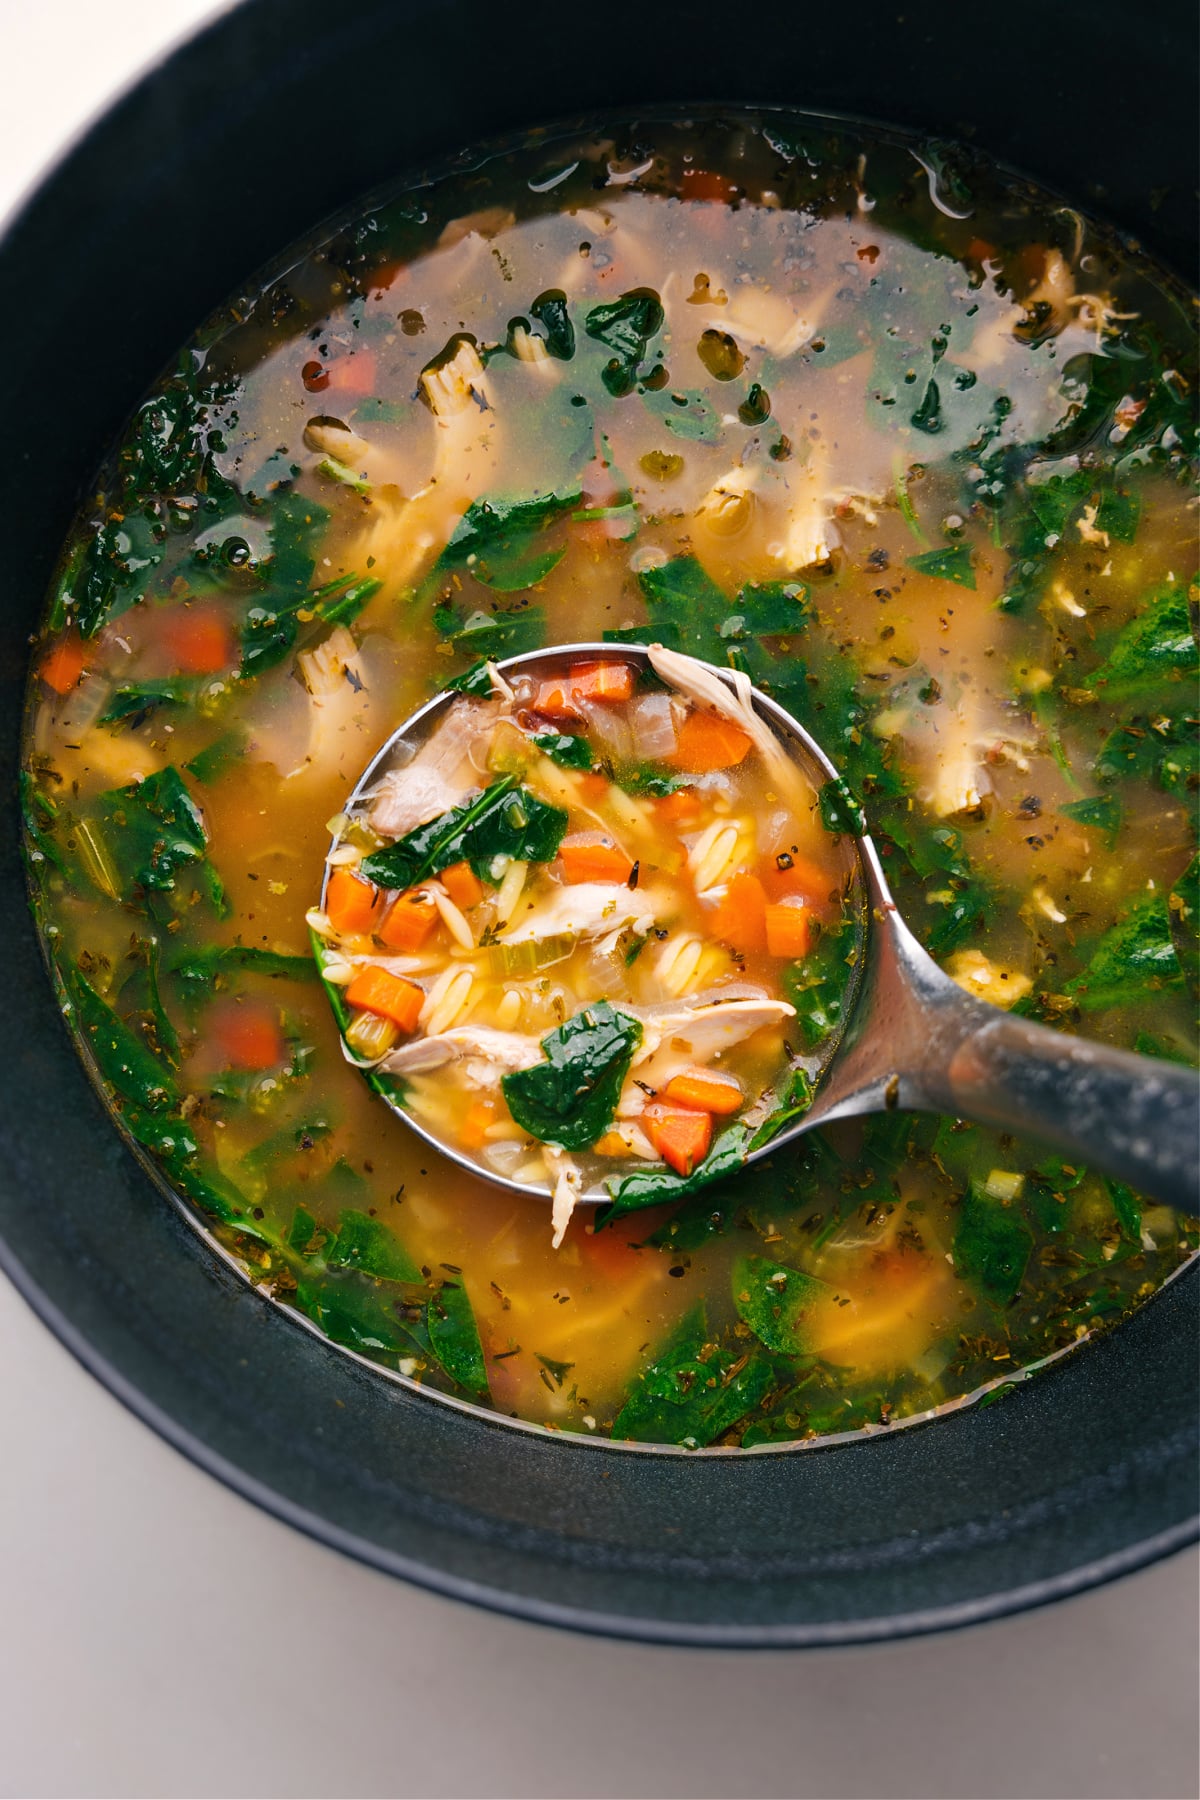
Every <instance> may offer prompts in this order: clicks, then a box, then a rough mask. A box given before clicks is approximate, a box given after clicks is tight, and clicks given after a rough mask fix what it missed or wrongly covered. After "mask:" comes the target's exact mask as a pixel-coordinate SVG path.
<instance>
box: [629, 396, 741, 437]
mask: <svg viewBox="0 0 1200 1800" xmlns="http://www.w3.org/2000/svg"><path fill="white" fill-rule="evenodd" d="M642 404H643V405H644V406H645V408H646V411H647V412H648V413H650V414H652V415H653V417H654V418H656V419H657V420H658V421H659V423H660V424H662V425H663V426H665V427H666V429H667V430H668V431H669V432H671V433H673V435H674V436H675V437H681V438H686V439H687V440H688V441H689V442H691V443H693V444H715V443H717V442H719V440H720V437H721V433H722V431H723V429H724V427H723V426H722V424H721V415H720V413H719V412H718V411H717V409H716V407H715V406H714V405H713V404H712V402H711V401H710V400H708V399H706V397H705V396H704V395H703V394H702V393H700V391H699V390H698V389H697V388H686V389H684V390H682V391H679V390H674V389H671V388H658V389H653V388H647V389H646V390H645V391H644V392H643V394H642Z"/></svg>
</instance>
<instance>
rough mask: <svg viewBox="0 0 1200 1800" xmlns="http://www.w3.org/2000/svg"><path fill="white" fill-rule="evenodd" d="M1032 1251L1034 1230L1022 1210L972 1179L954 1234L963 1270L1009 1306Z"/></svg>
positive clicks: (998, 1301) (956, 1256)
mask: <svg viewBox="0 0 1200 1800" xmlns="http://www.w3.org/2000/svg"><path fill="white" fill-rule="evenodd" d="M1032 1253H1033V1233H1032V1232H1031V1231H1030V1229H1029V1227H1028V1225H1027V1224H1026V1223H1025V1220H1024V1218H1023V1217H1022V1216H1021V1214H1020V1213H1019V1212H1017V1211H1014V1209H1013V1208H1012V1207H1011V1206H1006V1205H1005V1204H1004V1202H1003V1201H1001V1200H993V1199H992V1197H991V1196H990V1195H989V1194H985V1193H984V1192H983V1190H982V1189H981V1188H980V1187H978V1186H977V1185H976V1184H975V1183H974V1182H972V1183H971V1185H970V1187H969V1188H968V1189H967V1192H966V1195H965V1196H964V1198H963V1203H962V1210H961V1212H960V1213H959V1215H958V1230H957V1231H956V1232H955V1234H954V1261H955V1265H956V1266H957V1268H958V1269H959V1271H960V1273H962V1274H963V1275H965V1276H966V1278H967V1280H968V1281H972V1282H974V1283H975V1285H976V1286H977V1287H978V1288H979V1290H980V1291H981V1293H983V1294H985V1295H986V1296H987V1298H988V1299H989V1300H994V1301H995V1302H996V1304H997V1305H998V1306H1005V1305H1007V1303H1008V1302H1009V1301H1010V1300H1011V1299H1012V1298H1013V1296H1014V1295H1015V1294H1016V1292H1017V1290H1018V1289H1019V1288H1020V1286H1021V1283H1022V1281H1023V1280H1024V1278H1025V1268H1026V1265H1027V1263H1028V1261H1029V1258H1030V1256H1031V1255H1032Z"/></svg>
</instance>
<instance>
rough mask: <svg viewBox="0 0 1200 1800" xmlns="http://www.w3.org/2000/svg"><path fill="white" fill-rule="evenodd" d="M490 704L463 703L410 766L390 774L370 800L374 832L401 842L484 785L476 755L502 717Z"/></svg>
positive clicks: (451, 713) (394, 770)
mask: <svg viewBox="0 0 1200 1800" xmlns="http://www.w3.org/2000/svg"><path fill="white" fill-rule="evenodd" d="M499 710H500V709H499V706H498V704H497V703H496V702H494V701H490V700H484V701H479V700H458V701H456V702H455V704H454V705H453V706H452V707H451V708H450V710H449V711H448V712H447V714H446V716H445V718H444V719H443V720H442V722H441V724H440V725H439V726H438V727H437V730H436V731H434V732H432V733H431V735H430V736H429V737H428V738H427V739H426V741H425V743H424V744H422V746H421V748H420V749H419V750H418V751H417V754H416V755H415V756H414V757H413V759H412V761H411V762H410V763H406V764H405V766H404V767H403V768H402V769H389V770H388V772H387V774H386V775H385V776H384V777H383V778H382V780H381V781H380V783H379V786H378V787H377V788H376V789H375V791H374V794H373V795H372V796H371V797H370V798H371V813H370V819H371V829H372V830H373V831H377V832H378V833H379V835H380V837H391V838H398V837H403V836H404V834H405V833H406V832H409V831H415V830H416V828H417V826H418V825H425V824H427V823H428V822H429V820H430V819H436V818H437V817H438V816H439V814H441V813H444V812H449V811H450V810H451V808H452V807H455V806H460V805H461V804H462V802H463V800H464V799H465V798H466V796H467V795H468V794H469V793H471V792H472V791H473V790H474V789H476V788H478V786H479V784H480V771H479V770H478V769H477V768H476V767H475V764H474V762H473V761H472V752H473V751H474V750H475V749H476V747H477V746H479V745H481V744H483V743H485V742H486V739H487V736H488V733H489V732H490V731H491V729H492V726H493V725H494V724H495V722H496V719H497V717H498V715H499Z"/></svg>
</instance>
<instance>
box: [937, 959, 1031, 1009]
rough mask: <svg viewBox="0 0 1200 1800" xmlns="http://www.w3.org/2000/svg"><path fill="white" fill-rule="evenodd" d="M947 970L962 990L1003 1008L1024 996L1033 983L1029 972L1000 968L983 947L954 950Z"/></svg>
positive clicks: (990, 1004) (977, 998) (1012, 1004)
mask: <svg viewBox="0 0 1200 1800" xmlns="http://www.w3.org/2000/svg"><path fill="white" fill-rule="evenodd" d="M946 973H947V975H949V977H950V979H951V981H953V982H955V983H957V985H958V986H959V987H960V988H962V990H963V992H964V993H965V994H972V995H974V997H975V999H976V1000H986V1001H987V1003H988V1005H989V1006H1002V1007H1004V1008H1005V1009H1007V1008H1008V1007H1010V1006H1015V1005H1016V1003H1017V1001H1018V1000H1022V999H1024V997H1025V995H1026V994H1027V993H1028V992H1029V990H1030V989H1031V988H1032V986H1033V983H1032V981H1030V979H1029V977H1028V975H1022V974H1021V972H1020V971H1019V970H1018V969H1002V968H1001V967H1000V966H999V964H998V963H994V962H993V961H992V959H991V957H990V956H985V955H984V953H983V951H982V950H957V951H956V952H955V953H954V955H953V956H952V957H951V958H950V959H949V961H948V962H947V964H946Z"/></svg>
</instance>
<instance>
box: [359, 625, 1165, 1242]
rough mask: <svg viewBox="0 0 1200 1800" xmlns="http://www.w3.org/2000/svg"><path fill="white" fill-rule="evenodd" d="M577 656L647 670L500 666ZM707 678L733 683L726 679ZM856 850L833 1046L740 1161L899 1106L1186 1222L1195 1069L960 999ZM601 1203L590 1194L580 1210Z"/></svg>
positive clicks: (827, 768)
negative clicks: (814, 1079) (850, 973)
mask: <svg viewBox="0 0 1200 1800" xmlns="http://www.w3.org/2000/svg"><path fill="white" fill-rule="evenodd" d="M579 660H586V661H588V662H596V661H600V660H610V661H614V662H624V663H632V664H634V665H635V666H638V667H641V668H649V666H650V661H649V655H648V652H647V651H646V649H644V648H643V647H642V646H640V645H637V644H620V645H616V644H608V643H605V644H587V643H581V644H563V645H556V646H555V647H553V648H552V649H547V650H538V651H534V652H532V653H531V654H528V655H525V656H516V657H511V658H509V659H508V660H507V661H505V662H501V663H498V664H497V665H496V667H497V669H498V671H499V673H500V674H501V675H503V676H504V678H505V679H506V680H511V679H512V678H513V677H514V676H518V675H521V674H525V673H533V674H537V673H539V672H540V673H544V672H545V671H546V669H547V667H548V666H551V665H563V664H569V663H571V662H575V661H579ZM703 666H704V667H705V668H709V669H711V670H712V672H713V673H714V674H716V675H718V676H720V677H721V678H722V680H724V681H725V682H726V683H727V685H729V686H731V687H732V679H731V677H730V674H729V671H728V670H721V669H717V668H715V667H713V665H709V664H704V665H703ZM752 696H753V703H754V706H755V709H756V710H757V712H758V713H759V715H760V716H761V717H762V718H763V719H764V720H765V721H766V723H767V724H768V725H769V726H770V727H771V729H772V730H773V731H774V732H775V734H776V736H778V737H779V738H780V739H781V740H782V741H783V743H784V744H785V745H786V747H787V749H788V750H789V753H790V754H791V755H792V756H793V758H794V760H795V761H796V763H797V764H798V766H799V767H800V768H801V769H802V770H803V771H804V773H805V774H806V775H807V776H808V777H809V778H810V779H811V780H812V781H813V786H814V789H816V788H819V787H821V786H822V785H823V784H824V783H825V782H827V781H836V780H837V779H838V772H837V770H836V769H835V767H834V765H833V764H832V762H831V761H830V760H829V758H828V756H827V755H826V754H825V752H824V751H823V750H822V748H821V746H820V745H819V744H818V743H817V741H816V740H815V739H814V738H813V737H812V736H811V735H810V734H809V733H808V732H807V731H806V730H805V729H804V727H803V726H802V725H800V724H799V723H798V722H797V721H796V720H795V719H793V718H792V716H791V714H790V713H788V712H785V711H784V709H783V707H781V706H779V705H778V704H777V703H776V702H775V701H774V700H772V699H770V698H769V697H768V696H767V695H766V694H763V693H760V692H759V690H758V689H757V688H755V689H753V690H752ZM459 697H460V696H459V695H458V694H456V693H453V692H444V693H442V694H439V695H438V696H437V698H436V699H434V700H432V701H430V702H429V704H428V705H427V706H424V707H422V708H421V709H420V710H419V711H418V712H416V713H414V714H413V715H412V717H411V718H410V719H408V720H407V721H406V722H405V724H404V725H402V726H401V727H400V729H399V731H397V732H396V733H395V734H394V735H393V737H392V738H391V739H389V741H388V743H387V744H386V745H385V746H384V748H383V750H381V751H380V753H379V755H378V756H377V757H376V758H375V759H374V761H373V762H372V764H371V766H370V768H369V769H368V770H367V771H366V773H365V774H364V775H363V777H362V779H361V780H360V782H359V783H358V786H357V788H356V789H355V795H354V798H355V799H357V798H358V797H359V796H361V795H362V794H363V793H364V792H365V791H366V790H368V789H369V788H370V787H371V786H372V785H373V784H374V782H375V781H376V780H377V779H378V776H379V774H380V773H381V772H382V771H383V770H384V769H385V768H386V767H388V765H389V763H390V762H391V760H392V759H393V757H394V754H395V751H396V749H397V747H398V746H408V747H412V748H415V747H416V746H417V745H419V744H420V743H421V742H422V741H423V740H424V738H425V737H426V736H427V735H428V733H429V731H430V730H431V729H432V727H433V726H434V725H436V724H437V722H438V720H439V719H440V717H441V716H442V714H443V712H444V711H445V710H446V709H447V707H449V706H450V705H452V704H453V702H454V701H455V700H456V699H458V698H459ZM351 805H353V800H352V801H351ZM854 844H855V847H856V850H857V854H858V872H859V876H860V879H861V889H862V897H863V901H864V914H865V933H864V943H863V953H862V955H861V956H860V958H859V960H858V963H857V979H856V980H855V981H854V982H853V984H852V991H851V992H850V993H849V994H848V995H847V997H846V1005H845V1008H844V1015H843V1016H844V1019H845V1024H844V1026H843V1029H842V1034H841V1037H840V1038H839V1039H838V1040H837V1041H836V1043H834V1044H832V1045H830V1046H829V1049H830V1052H831V1053H830V1054H829V1055H828V1058H827V1060H825V1062H824V1065H823V1068H822V1071H821V1075H820V1079H819V1081H818V1084H817V1089H816V1094H815V1097H814V1099H813V1102H812V1105H811V1106H810V1107H809V1109H808V1111H807V1112H806V1113H805V1114H804V1115H803V1116H802V1117H801V1118H799V1119H797V1120H795V1121H794V1122H793V1123H792V1124H791V1125H789V1126H788V1127H787V1128H786V1129H785V1130H783V1131H781V1132H780V1133H779V1134H778V1136H777V1137H775V1138H773V1139H772V1140H771V1142H770V1143H769V1144H767V1145H764V1146H763V1147H762V1148H761V1149H760V1150H758V1151H756V1152H753V1153H752V1154H751V1155H750V1156H749V1157H748V1158H747V1161H748V1162H754V1161H757V1160H758V1159H759V1158H760V1157H762V1156H769V1155H775V1154H777V1153H778V1151H779V1150H780V1148H781V1147H782V1146H783V1145H784V1144H786V1143H788V1142H790V1141H791V1140H792V1139H794V1138H797V1137H800V1136H801V1135H802V1134H803V1133H805V1132H807V1131H813V1130H815V1129H817V1127H819V1126H822V1125H828V1124H830V1123H832V1121H834V1120H835V1119H848V1118H855V1117H857V1116H859V1115H861V1114H865V1113H874V1112H888V1111H892V1110H896V1109H899V1110H902V1111H905V1112H933V1113H941V1114H945V1115H948V1116H949V1117H952V1118H961V1119H970V1120H972V1121H974V1122H975V1123H976V1124H980V1125H990V1126H992V1127H994V1128H996V1129H998V1130H1001V1131H1011V1132H1022V1133H1028V1134H1029V1135H1030V1136H1032V1137H1035V1138H1038V1139H1040V1140H1041V1141H1042V1142H1044V1143H1046V1144H1049V1145H1052V1146H1053V1147H1054V1148H1055V1149H1057V1150H1061V1151H1065V1152H1067V1153H1068V1155H1070V1156H1072V1157H1075V1158H1078V1159H1079V1160H1080V1161H1081V1162H1085V1163H1087V1164H1088V1166H1089V1167H1091V1168H1094V1169H1097V1170H1099V1171H1101V1172H1102V1173H1104V1174H1107V1175H1113V1176H1115V1177H1117V1178H1118V1179H1119V1180H1121V1181H1124V1182H1128V1183H1129V1185H1130V1186H1131V1187H1133V1188H1135V1189H1137V1190H1139V1191H1140V1192H1142V1193H1146V1194H1152V1195H1154V1196H1155V1197H1156V1198H1157V1199H1160V1200H1163V1201H1166V1202H1167V1203H1168V1204H1170V1205H1172V1206H1175V1207H1179V1208H1182V1209H1185V1210H1189V1211H1192V1210H1195V1209H1196V1206H1197V1202H1198V1199H1200V1076H1198V1075H1197V1073H1196V1071H1194V1070H1192V1069H1187V1068H1183V1067H1181V1066H1180V1065H1178V1064H1177V1063H1168V1062H1162V1061H1160V1060H1158V1059H1157V1058H1154V1057H1149V1056H1135V1055H1133V1054H1131V1053H1130V1052H1128V1051H1125V1050H1115V1049H1113V1048H1111V1047H1110V1046H1109V1045H1107V1044H1099V1043H1094V1042H1090V1041H1089V1040H1087V1039H1085V1038H1078V1037H1072V1036H1070V1035H1069V1034H1068V1033H1066V1032H1062V1031H1053V1030H1050V1029H1049V1028H1048V1027H1046V1026H1044V1025H1036V1024H1034V1023H1032V1021H1030V1020H1028V1019H1021V1018H1014V1017H1013V1016H1012V1015H1011V1014H1010V1013H1007V1012H1004V1011H1003V1010H1001V1008H999V1007H996V1006H989V1005H988V1004H987V1003H986V1001H983V1000H980V999H977V998H976V997H975V996H973V995H971V994H967V993H964V991H963V990H962V989H961V988H960V987H959V986H958V985H957V983H956V982H954V981H952V980H951V979H950V977H949V976H948V975H946V974H944V973H943V971H942V970H941V969H940V968H939V967H938V965H937V964H936V963H935V962H934V960H933V958H932V957H931V956H930V955H929V954H928V952H927V951H926V950H924V949H923V948H922V946H921V945H920V944H919V943H918V941H917V939H916V938H915V936H914V935H913V933H912V932H911V931H910V930H909V928H908V926H907V925H906V924H905V923H904V920H903V919H902V918H901V916H900V913H899V911H898V909H897V906H896V902H895V900H894V899H893V898H892V894H891V890H890V889H889V887H888V884H887V880H886V878H885V876H884V873H883V869H882V866H881V864H880V858H879V852H878V850H877V849H876V847H875V844H874V843H873V841H872V839H871V837H870V836H869V834H868V833H866V832H863V833H860V834H858V835H857V836H855V838H854ZM395 1110H397V1111H398V1112H400V1114H401V1116H402V1117H404V1118H405V1119H406V1120H407V1122H408V1123H409V1124H410V1125H412V1126H413V1127H414V1129H416V1130H417V1131H418V1132H420V1134H421V1135H422V1136H423V1137H425V1138H426V1139H427V1140H428V1141H429V1142H430V1143H431V1144H433V1145H434V1146H435V1147H436V1148H437V1149H439V1150H440V1151H441V1152H442V1153H443V1154H444V1155H449V1156H451V1157H452V1158H453V1159H454V1160H455V1161H457V1162H459V1163H461V1164H462V1165H463V1167H465V1168H467V1169H469V1170H470V1171H471V1173H472V1174H474V1175H477V1176H483V1177H485V1178H486V1179H488V1180H492V1181H496V1182H498V1183H499V1184H500V1185H502V1186H505V1187H511V1188H517V1189H519V1190H520V1191H522V1192H524V1193H541V1194H545V1195H547V1196H548V1195H549V1189H548V1188H545V1187H541V1186H535V1185H534V1184H531V1183H528V1182H518V1181H514V1180H512V1179H510V1178H508V1177H504V1176H499V1175H494V1174H492V1173H491V1172H490V1171H489V1170H487V1169H485V1168H483V1167H481V1166H480V1164H478V1163H477V1162H475V1161H474V1160H473V1159H471V1158H468V1157H466V1156H464V1155H462V1154H460V1153H459V1152H457V1151H455V1149H454V1148H453V1147H452V1146H451V1145H448V1144H446V1143H445V1142H444V1141H442V1140H441V1139H439V1138H435V1137H433V1136H432V1134H431V1133H429V1132H427V1131H426V1130H425V1129H424V1127H422V1126H421V1125H420V1124H419V1123H418V1122H417V1121H416V1120H414V1119H413V1118H412V1117H411V1115H410V1114H407V1113H405V1112H403V1110H402V1108H400V1107H399V1106H397V1107H396V1108H395ZM743 1166H744V1165H743ZM605 1197H606V1196H604V1195H597V1194H585V1195H584V1196H582V1202H583V1203H585V1204H586V1203H587V1202H588V1201H589V1200H591V1201H596V1200H603V1199H604V1198H605Z"/></svg>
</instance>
